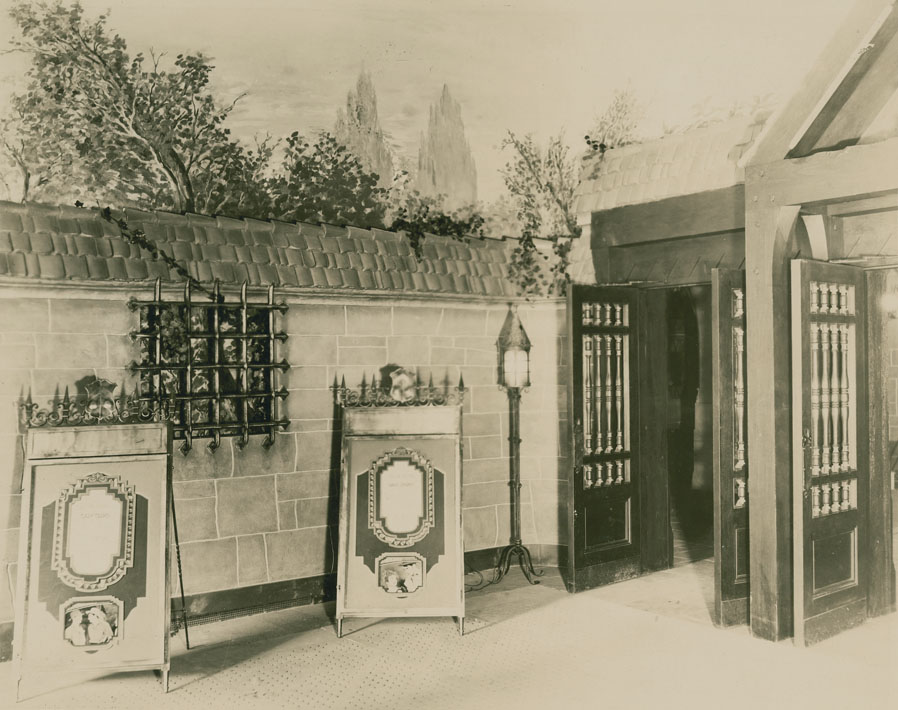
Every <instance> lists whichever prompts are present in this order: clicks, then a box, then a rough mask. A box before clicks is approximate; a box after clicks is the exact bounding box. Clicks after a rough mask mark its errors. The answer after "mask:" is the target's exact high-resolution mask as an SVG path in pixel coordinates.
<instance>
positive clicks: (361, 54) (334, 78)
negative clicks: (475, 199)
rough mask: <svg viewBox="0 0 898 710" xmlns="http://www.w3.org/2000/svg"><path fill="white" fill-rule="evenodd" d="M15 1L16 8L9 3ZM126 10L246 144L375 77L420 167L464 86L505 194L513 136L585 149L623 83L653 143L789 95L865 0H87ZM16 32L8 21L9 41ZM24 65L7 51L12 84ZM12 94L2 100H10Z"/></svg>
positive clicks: (124, 29)
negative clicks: (188, 71) (562, 137)
mask: <svg viewBox="0 0 898 710" xmlns="http://www.w3.org/2000/svg"><path fill="white" fill-rule="evenodd" d="M0 5H2V6H3V7H4V9H5V7H8V5H9V0H0ZM82 5H83V6H84V7H85V8H86V10H87V11H88V13H90V14H91V15H96V14H98V13H101V12H103V11H105V10H107V9H108V10H110V11H111V15H110V25H111V26H112V27H113V28H114V29H115V30H116V31H117V32H119V33H120V34H121V35H122V36H123V37H125V39H126V40H127V42H128V46H129V49H130V50H131V51H132V52H137V51H144V52H148V51H149V49H150V48H153V49H154V50H155V51H157V52H165V53H167V54H168V55H170V56H172V57H173V56H174V55H176V54H177V53H178V52H181V51H185V50H189V51H203V52H205V53H206V54H208V55H210V56H211V57H213V58H214V60H215V65H216V71H215V75H216V88H217V89H218V90H219V91H220V92H221V94H222V95H223V96H225V97H233V96H236V95H239V94H240V93H243V92H247V96H246V97H245V98H244V99H243V100H242V101H241V102H240V103H239V104H238V108H237V110H236V111H235V112H234V114H233V123H232V128H233V129H234V131H235V133H236V134H237V135H239V136H241V137H251V136H252V135H253V134H254V133H257V132H261V133H264V132H266V131H267V132H270V133H272V134H274V135H286V134H288V133H290V132H291V131H293V130H300V131H305V132H311V131H316V130H320V129H330V128H331V127H332V126H333V122H334V117H335V115H336V111H337V108H338V107H339V106H341V105H342V104H343V102H344V101H345V97H346V93H347V91H348V90H349V89H350V88H351V87H352V86H353V85H354V83H355V79H356V76H357V75H358V73H359V70H360V69H361V68H363V67H364V68H365V69H367V70H368V71H369V72H370V73H371V74H372V77H373V80H374V84H375V87H376V89H377V95H378V108H379V112H380V117H381V123H382V125H383V128H384V129H385V131H387V132H388V133H389V135H390V136H391V138H392V140H393V142H394V143H395V145H396V146H397V147H398V148H399V149H400V150H402V151H403V152H405V153H407V154H408V155H409V156H410V157H412V158H413V159H414V158H415V156H417V146H418V140H419V136H420V134H421V132H422V131H423V130H424V128H425V126H426V124H427V113H428V108H429V106H430V104H431V103H432V102H433V101H434V100H435V99H436V98H437V96H438V95H439V92H440V90H441V87H442V85H443V84H444V83H448V84H449V87H450V90H451V91H452V93H453V95H454V96H455V98H456V99H458V100H459V101H460V102H461V104H462V116H463V119H464V122H465V126H466V131H467V135H468V139H469V142H470V144H471V147H472V150H473V152H474V157H475V160H476V161H477V168H478V182H479V192H480V196H481V197H482V198H486V199H491V198H493V197H495V196H496V195H497V194H498V193H499V192H500V190H501V178H500V176H499V174H498V168H499V167H500V166H501V165H502V164H503V163H504V157H503V156H502V154H501V152H500V150H499V144H500V142H501V140H502V137H503V135H504V133H505V131H506V129H512V130H514V131H516V132H520V133H526V132H532V133H534V134H535V135H536V136H537V137H539V138H545V137H546V136H548V135H551V134H554V133H557V132H558V131H559V130H561V129H564V130H565V131H566V134H567V136H568V138H569V141H570V143H571V145H572V146H573V147H574V148H575V149H576V150H577V151H579V150H581V147H582V146H583V143H582V140H581V137H582V135H583V134H584V133H585V132H586V131H587V129H588V127H589V125H590V123H591V122H592V120H593V117H594V116H595V115H596V114H597V113H600V112H601V111H602V110H603V109H604V108H605V107H606V106H607V104H608V101H609V100H610V98H611V96H612V94H613V92H614V91H615V89H618V88H629V89H631V90H632V91H634V92H635V94H636V95H637V96H638V98H639V100H640V101H641V102H642V104H643V106H644V112H645V118H644V121H643V132H644V134H646V135H648V136H651V135H657V134H659V133H660V132H661V130H662V129H663V126H664V125H665V124H667V125H680V124H684V123H688V122H689V121H690V120H691V119H692V118H693V117H694V116H695V113H696V107H697V106H701V105H706V106H707V105H712V106H720V107H725V106H728V105H730V104H732V103H733V102H736V101H742V102H746V101H751V100H752V98H753V97H756V96H762V95H766V94H773V95H776V96H786V95H788V93H789V92H790V90H791V89H792V88H794V86H795V85H796V83H797V82H799V81H800V80H801V78H802V77H803V76H804V74H805V73H806V72H807V70H808V69H809V68H810V66H811V64H812V63H813V62H814V60H815V59H816V58H817V56H818V55H819V53H820V52H821V50H822V49H823V47H824V45H825V43H826V42H827V41H828V40H829V38H830V37H831V35H832V34H833V32H834V31H835V29H836V28H837V27H838V25H839V23H840V22H841V21H842V20H843V18H844V17H845V16H846V15H847V14H848V10H849V9H850V7H851V5H852V2H851V0H751V1H750V2H746V0H553V1H549V0H515V1H514V2H501V1H499V0H258V1H256V2H237V1H236V0H152V1H148V0H82ZM12 32H13V27H12V24H11V21H10V20H9V18H8V17H7V16H6V12H5V11H4V12H3V17H2V19H0V40H3V41H4V42H5V38H8V37H9V36H10V35H11V34H12ZM22 68H23V64H22V61H21V59H20V58H17V57H16V56H14V55H9V54H5V55H0V82H2V85H3V87H4V89H0V92H4V91H8V90H9V87H11V86H13V85H14V84H15V79H16V77H17V76H18V75H20V74H21V72H22ZM6 95H7V94H6V93H0V100H3V97H5V96H6Z"/></svg>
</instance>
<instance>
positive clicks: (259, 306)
mask: <svg viewBox="0 0 898 710" xmlns="http://www.w3.org/2000/svg"><path fill="white" fill-rule="evenodd" d="M244 284H245V282H244ZM160 294H161V289H160ZM219 298H221V296H220V295H219ZM188 305H190V306H193V307H194V308H205V309H209V310H215V309H216V308H218V309H221V308H233V309H235V310H236V309H237V308H238V304H236V303H231V304H228V303H224V302H223V301H219V302H218V303H203V302H201V303H197V302H193V303H188V302H187V301H186V300H184V301H163V300H162V296H161V295H160V296H159V297H158V298H154V299H153V300H152V301H138V300H137V299H136V298H132V299H131V300H130V301H128V307H129V308H131V310H135V309H137V308H146V307H148V306H166V307H173V306H188ZM249 306H250V308H252V309H253V310H257V311H265V310H269V309H270V310H274V311H280V312H281V313H286V312H287V311H288V310H289V308H290V306H288V305H287V304H286V303H271V304H269V303H250V304H249Z"/></svg>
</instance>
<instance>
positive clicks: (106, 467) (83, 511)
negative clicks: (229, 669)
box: [15, 424, 171, 686]
mask: <svg viewBox="0 0 898 710" xmlns="http://www.w3.org/2000/svg"><path fill="white" fill-rule="evenodd" d="M100 430H102V431H100ZM170 442H171V436H170V432H169V431H168V425H167V424H137V425H121V426H112V427H96V426H95V427H84V428H62V427H60V428H57V429H44V430H31V431H29V435H28V461H27V463H26V466H25V474H24V477H23V494H24V495H23V501H22V521H23V522H24V521H29V520H30V521H31V524H30V526H29V527H27V528H26V527H23V530H22V539H21V547H20V552H19V560H20V563H19V574H18V594H17V597H16V601H17V618H16V625H15V646H16V662H17V664H18V678H19V680H20V681H21V680H22V679H23V678H28V677H30V676H31V675H38V674H41V673H54V674H58V673H59V672H61V671H73V672H93V671H99V670H108V671H116V670H122V671H124V670H148V669H159V670H161V671H162V672H163V679H164V682H165V684H166V686H167V681H168V669H169V659H168V628H169V593H168V591H169V586H168V530H169V510H170V495H171V465H170V455H169V451H170V447H171V443H170ZM104 453H105V454H107V455H104Z"/></svg>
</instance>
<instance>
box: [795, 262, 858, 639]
mask: <svg viewBox="0 0 898 710" xmlns="http://www.w3.org/2000/svg"><path fill="white" fill-rule="evenodd" d="M864 286H865V281H864V273H863V271H861V270H860V269H858V268H856V267H852V266H847V265H842V264H829V263H825V262H815V261H805V260H796V261H793V262H792V287H791V288H792V406H793V411H792V423H793V442H792V450H793V465H792V481H793V488H792V510H793V518H792V526H793V544H794V548H793V575H794V577H793V580H794V613H795V617H794V625H795V628H794V635H795V641H796V643H800V644H811V643H815V642H817V641H820V640H823V639H825V638H828V637H830V636H833V635H835V634H837V633H839V632H840V631H843V630H845V629H848V628H851V627H852V626H855V625H857V624H859V623H861V622H862V621H863V620H864V619H865V618H866V614H867V579H868V569H867V554H866V534H867V515H868V505H867V502H868V497H867V495H868V494H867V490H868V483H869V457H868V450H867V449H868V444H869V436H868V431H867V418H866V417H867V406H866V373H865V360H866V357H865V350H866V348H865V344H866V340H865V332H864V326H865V321H866V318H865V313H864V310H865V308H864V306H865V303H866V301H865V288H864Z"/></svg>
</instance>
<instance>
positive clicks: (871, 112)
mask: <svg viewBox="0 0 898 710" xmlns="http://www.w3.org/2000/svg"><path fill="white" fill-rule="evenodd" d="M895 67H898V12H896V11H894V8H893V11H892V12H891V13H889V14H888V15H887V16H886V17H884V20H883V23H882V24H881V25H880V26H879V28H878V29H877V30H876V31H875V32H874V34H873V37H871V38H870V40H869V42H867V43H866V44H865V45H864V46H863V47H862V48H861V50H860V53H859V54H857V55H856V56H855V57H853V58H852V61H851V66H850V68H849V69H848V71H847V72H846V73H845V75H844V76H843V77H842V78H841V81H839V82H838V85H837V86H835V87H834V89H833V90H832V93H831V94H830V95H829V98H828V99H827V101H826V102H825V104H824V105H823V107H822V108H821V109H820V110H819V112H818V113H816V115H813V116H812V117H811V118H812V120H811V122H810V124H809V125H808V127H807V128H806V129H805V130H804V131H803V132H801V134H800V136H799V137H798V139H797V141H796V143H795V146H794V147H793V148H792V149H791V150H790V151H789V157H798V156H802V155H808V154H809V153H811V152H813V151H815V150H819V149H822V148H824V149H825V148H832V147H834V146H844V145H851V144H854V143H856V142H857V141H858V139H859V138H860V137H861V135H863V133H864V131H866V130H867V128H868V127H869V126H870V124H871V123H872V122H873V120H874V119H875V118H876V116H877V115H878V114H879V112H880V111H881V110H882V107H883V106H885V104H886V102H888V100H889V99H890V98H891V97H892V94H894V93H895V90H896V89H898V71H895Z"/></svg>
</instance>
